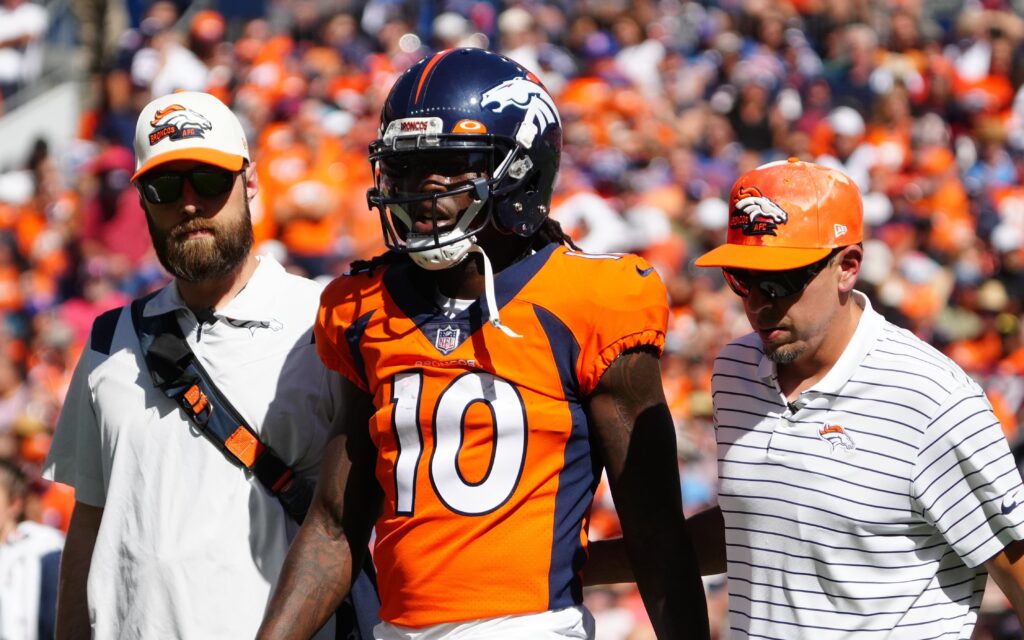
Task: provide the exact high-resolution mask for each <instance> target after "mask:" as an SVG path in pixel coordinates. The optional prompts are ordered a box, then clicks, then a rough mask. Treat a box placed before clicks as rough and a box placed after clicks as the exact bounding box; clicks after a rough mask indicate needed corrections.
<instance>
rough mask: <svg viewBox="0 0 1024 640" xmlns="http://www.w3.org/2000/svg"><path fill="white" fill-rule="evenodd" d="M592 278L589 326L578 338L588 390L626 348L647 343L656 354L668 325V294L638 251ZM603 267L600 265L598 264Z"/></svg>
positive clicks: (582, 386)
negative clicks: (638, 254) (593, 287)
mask: <svg viewBox="0 0 1024 640" xmlns="http://www.w3.org/2000/svg"><path fill="white" fill-rule="evenodd" d="M609 262H613V264H611V265H602V267H604V266H607V267H608V269H607V270H605V273H603V274H598V275H600V276H601V277H598V278H596V279H595V281H596V282H597V283H599V288H596V289H595V290H594V292H593V295H591V296H590V297H589V299H587V300H585V301H584V302H583V303H582V304H584V305H586V306H587V307H588V309H587V315H588V316H589V318H590V323H589V324H590V326H589V327H588V330H587V331H586V332H585V333H577V339H578V340H579V341H580V360H579V362H580V366H579V381H580V389H581V391H582V392H583V394H584V395H589V394H590V393H592V392H593V391H594V389H595V388H596V387H597V384H598V383H599V382H600V381H601V376H603V375H604V372H605V371H607V370H608V367H610V366H611V364H612V363H613V362H614V361H615V359H616V358H618V357H619V355H620V354H621V353H622V352H623V351H626V350H627V349H632V348H635V347H641V346H648V347H653V348H654V349H655V350H657V352H658V354H659V355H660V354H661V352H662V350H663V349H664V347H665V331H666V329H667V327H668V294H667V292H666V290H665V285H664V283H663V282H662V281H661V278H660V277H659V276H658V273H657V272H656V271H655V270H654V268H653V267H651V265H650V264H648V263H647V262H646V261H644V260H643V259H642V258H639V257H637V256H632V255H627V256H623V257H622V259H621V260H615V261H609ZM602 270H604V269H602Z"/></svg>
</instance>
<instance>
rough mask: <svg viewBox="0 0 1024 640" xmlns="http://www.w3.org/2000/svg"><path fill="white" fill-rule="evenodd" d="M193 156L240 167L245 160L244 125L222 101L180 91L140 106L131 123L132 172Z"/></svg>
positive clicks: (212, 97)
mask: <svg viewBox="0 0 1024 640" xmlns="http://www.w3.org/2000/svg"><path fill="white" fill-rule="evenodd" d="M175 160H193V161H196V162H202V163H205V164H210V165H213V166H216V167H221V168H223V169H227V170H229V171H238V170H240V169H241V168H242V165H243V164H244V163H245V162H248V161H249V145H248V143H247V142H246V139H245V131H244V130H243V129H242V124H241V123H240V122H239V121H238V118H237V117H235V114H234V113H232V112H231V109H229V108H228V107H227V105H225V104H224V103H223V102H221V101H220V100H218V99H217V98H216V97H214V96H212V95H210V94H208V93H201V92H198V91H180V92H178V93H172V94H170V95H166V96H161V97H159V98H156V99H155V100H153V101H152V102H150V103H149V104H148V105H146V106H145V107H143V109H142V113H141V114H139V120H138V122H137V123H136V125H135V175H133V176H132V180H133V181H134V180H138V178H139V177H140V176H141V175H142V174H144V173H146V172H147V171H150V170H151V169H154V168H156V167H158V166H160V165H162V164H166V163H168V162H173V161H175Z"/></svg>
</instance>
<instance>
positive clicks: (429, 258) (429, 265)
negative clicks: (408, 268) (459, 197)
mask: <svg viewBox="0 0 1024 640" xmlns="http://www.w3.org/2000/svg"><path fill="white" fill-rule="evenodd" d="M485 201H486V200H474V201H473V202H472V203H471V204H470V205H469V206H468V207H467V208H466V211H465V212H464V213H463V214H462V216H461V217H460V218H459V221H458V222H457V223H456V224H455V226H454V227H452V228H451V229H450V230H448V231H445V232H443V233H439V234H437V239H438V241H439V243H440V244H442V245H444V246H441V247H438V246H437V244H438V243H436V242H434V234H432V233H409V234H408V235H407V236H406V238H405V246H406V248H407V249H408V251H409V257H410V258H411V259H412V261H413V262H414V263H416V265H417V266H419V267H420V268H422V269H426V270H427V271H440V270H442V269H447V268H449V267H454V266H455V265H457V264H459V263H460V262H462V261H463V260H465V259H466V256H467V255H468V254H469V248H470V247H472V246H473V243H474V242H475V239H474V237H473V236H466V232H467V230H468V229H469V228H470V227H471V226H472V225H473V220H475V219H476V216H477V214H478V213H480V209H482V208H483V206H484V202H485ZM392 209H393V210H395V211H396V212H397V213H399V214H400V217H401V218H402V219H403V221H404V222H405V223H406V224H407V225H409V227H412V220H411V219H410V218H409V215H408V214H407V213H406V212H405V211H404V210H402V209H401V208H399V207H395V206H392ZM459 236H466V237H464V238H462V239H461V240H459V241H457V242H453V243H451V244H444V243H445V242H447V241H448V240H449V239H450V238H457V237H459Z"/></svg>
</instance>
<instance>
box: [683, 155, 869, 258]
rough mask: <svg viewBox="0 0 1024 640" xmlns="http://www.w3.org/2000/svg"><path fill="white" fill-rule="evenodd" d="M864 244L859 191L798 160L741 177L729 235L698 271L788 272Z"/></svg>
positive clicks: (733, 196)
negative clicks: (711, 269)
mask: <svg viewBox="0 0 1024 640" xmlns="http://www.w3.org/2000/svg"><path fill="white" fill-rule="evenodd" d="M863 239H864V205H863V203H862V202H861V196H860V191H859V190H858V189H857V185H855V184H854V183H853V181H852V180H850V179H849V178H848V177H846V176H845V175H844V174H842V173H840V172H839V171H836V170H835V169H830V168H828V167H824V166H822V165H819V164H814V163H813V162H803V161H801V160H798V159H796V158H790V159H789V160H781V161H778V162H770V163H768V164H764V165H761V166H760V167H758V168H756V169H753V170H752V171H748V172H747V173H745V174H743V175H742V176H740V179H739V180H737V181H736V184H734V185H733V187H732V193H731V194H730V195H729V233H728V237H727V239H726V244H723V245H721V246H719V247H717V248H715V249H712V250H711V251H709V252H707V253H705V254H704V255H702V256H701V257H700V258H697V260H696V262H695V264H696V265H697V266H698V267H733V268H737V269H752V270H757V271H785V270H787V269H797V268H799V267H806V266H807V265H809V264H812V263H814V262H817V261H818V260H821V259H822V258H824V257H825V256H827V255H828V254H829V253H830V252H831V251H832V250H833V249H835V248H837V247H845V246H847V245H851V244H857V243H858V242H861V241H862V240H863Z"/></svg>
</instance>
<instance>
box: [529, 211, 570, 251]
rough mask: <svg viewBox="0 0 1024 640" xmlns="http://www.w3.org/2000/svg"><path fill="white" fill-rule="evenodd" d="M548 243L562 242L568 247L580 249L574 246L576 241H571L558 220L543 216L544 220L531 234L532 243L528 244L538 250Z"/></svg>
mask: <svg viewBox="0 0 1024 640" xmlns="http://www.w3.org/2000/svg"><path fill="white" fill-rule="evenodd" d="M549 244H564V245H565V246H567V247H569V248H570V249H573V250H575V251H581V249H580V248H579V247H577V246H576V243H575V242H573V241H572V238H570V237H569V234H567V233H566V232H565V231H562V225H560V224H558V221H557V220H555V219H554V218H544V222H543V223H541V225H540V227H539V228H538V229H537V233H535V234H534V235H533V243H532V244H531V245H530V246H531V248H532V249H533V250H534V251H538V250H540V249H543V248H544V247H546V246H548V245H549Z"/></svg>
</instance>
